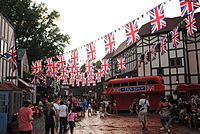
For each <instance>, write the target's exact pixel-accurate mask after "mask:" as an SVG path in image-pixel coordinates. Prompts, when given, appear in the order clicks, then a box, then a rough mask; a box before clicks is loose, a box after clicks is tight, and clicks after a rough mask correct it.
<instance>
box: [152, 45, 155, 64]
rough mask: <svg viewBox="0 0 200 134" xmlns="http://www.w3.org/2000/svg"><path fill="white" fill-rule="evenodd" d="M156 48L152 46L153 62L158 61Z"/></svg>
mask: <svg viewBox="0 0 200 134" xmlns="http://www.w3.org/2000/svg"><path fill="white" fill-rule="evenodd" d="M155 47H156V46H152V48H151V57H152V58H151V60H152V61H153V60H155V59H156V48H155Z"/></svg>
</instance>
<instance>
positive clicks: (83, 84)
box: [82, 79, 86, 87]
mask: <svg viewBox="0 0 200 134" xmlns="http://www.w3.org/2000/svg"><path fill="white" fill-rule="evenodd" d="M85 85H86V79H83V80H82V86H83V87H84V86H85Z"/></svg>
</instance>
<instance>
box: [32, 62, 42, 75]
mask: <svg viewBox="0 0 200 134" xmlns="http://www.w3.org/2000/svg"><path fill="white" fill-rule="evenodd" d="M41 70H42V65H41V60H37V61H35V62H32V72H33V74H36V73H39V72H40V71H41Z"/></svg>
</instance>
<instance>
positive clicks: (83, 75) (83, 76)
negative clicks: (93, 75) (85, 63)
mask: <svg viewBox="0 0 200 134" xmlns="http://www.w3.org/2000/svg"><path fill="white" fill-rule="evenodd" d="M79 76H80V81H83V80H84V79H85V73H83V72H82V73H80V75H79Z"/></svg>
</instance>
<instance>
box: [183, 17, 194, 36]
mask: <svg viewBox="0 0 200 134" xmlns="http://www.w3.org/2000/svg"><path fill="white" fill-rule="evenodd" d="M185 22H186V29H187V35H188V36H191V35H193V34H194V33H195V32H196V31H197V27H196V26H195V23H196V19H195V18H194V14H189V15H188V17H187V18H185Z"/></svg>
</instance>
